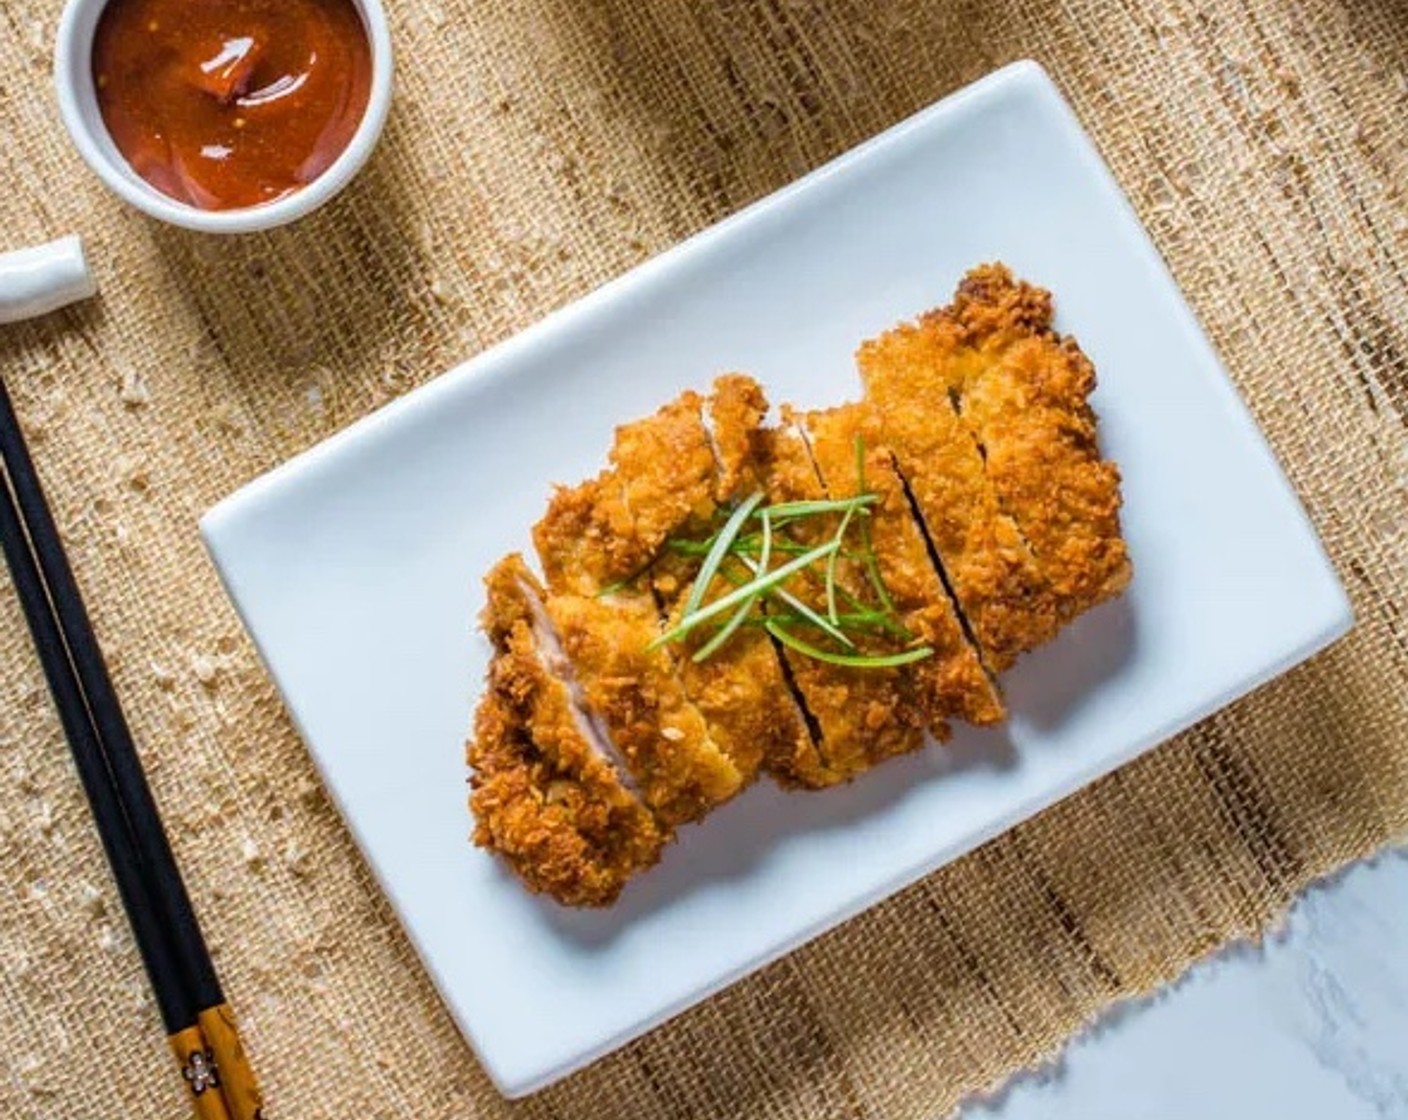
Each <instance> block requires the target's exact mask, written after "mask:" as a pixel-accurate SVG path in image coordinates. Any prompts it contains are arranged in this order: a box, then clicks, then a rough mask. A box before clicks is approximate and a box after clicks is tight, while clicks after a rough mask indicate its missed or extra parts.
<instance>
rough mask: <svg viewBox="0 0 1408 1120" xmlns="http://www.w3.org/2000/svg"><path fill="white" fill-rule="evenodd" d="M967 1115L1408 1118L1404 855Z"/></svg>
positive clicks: (1010, 1119) (1319, 898) (1407, 862)
mask: <svg viewBox="0 0 1408 1120" xmlns="http://www.w3.org/2000/svg"><path fill="white" fill-rule="evenodd" d="M959 1115H960V1117H961V1120H1203V1118H1208V1120H1220V1118H1222V1117H1227V1118H1229V1120H1230V1118H1237V1120H1244V1118H1245V1120H1261V1118H1262V1117H1268V1118H1270V1117H1274V1118H1275V1120H1383V1118H1385V1117H1387V1118H1392V1120H1400V1118H1403V1120H1408V849H1405V850H1398V851H1394V852H1390V853H1387V854H1385V855H1383V856H1381V857H1379V858H1378V859H1376V860H1374V861H1373V862H1372V863H1367V864H1361V865H1358V866H1355V867H1352V868H1350V869H1349V870H1347V871H1346V872H1344V873H1343V874H1341V875H1340V876H1338V877H1336V878H1335V879H1333V880H1331V881H1329V882H1327V883H1324V884H1321V885H1319V886H1316V887H1313V888H1312V889H1311V890H1310V891H1309V892H1308V893H1307V894H1306V895H1305V896H1304V897H1303V898H1301V899H1300V900H1299V901H1298V902H1297V903H1296V905H1295V908H1294V909H1293V910H1292V912H1291V914H1290V917H1289V919H1288V920H1287V922H1286V925H1285V927H1284V928H1283V929H1282V930H1281V931H1280V932H1279V933H1277V934H1275V935H1273V936H1272V937H1271V938H1269V939H1267V942H1266V944H1265V945H1264V946H1262V947H1261V948H1255V947H1252V946H1249V945H1237V946H1233V947H1232V948H1230V949H1229V950H1227V951H1226V952H1224V953H1222V954H1221V955H1219V956H1218V957H1215V958H1213V959H1211V960H1208V961H1205V962H1203V963H1202V964H1200V965H1197V966H1195V967H1194V968H1193V970H1192V971H1191V972H1190V973H1189V974H1188V975H1187V976H1186V977H1185V978H1184V979H1183V980H1181V981H1180V982H1179V983H1178V984H1176V985H1174V986H1173V987H1172V988H1170V989H1169V990H1167V991H1165V992H1162V993H1160V994H1159V995H1157V996H1155V997H1154V998H1152V999H1149V1000H1144V1001H1139V1002H1136V1003H1132V1004H1129V1005H1127V1006H1124V1007H1120V1008H1116V1009H1115V1010H1114V1011H1113V1012H1111V1013H1110V1014H1109V1015H1107V1016H1106V1017H1105V1019H1104V1020H1102V1021H1101V1022H1100V1023H1098V1024H1096V1026H1095V1027H1094V1028H1092V1029H1091V1030H1090V1031H1087V1032H1086V1033H1085V1034H1084V1035H1082V1036H1081V1037H1080V1038H1078V1039H1076V1040H1075V1041H1074V1042H1073V1043H1072V1044H1071V1045H1070V1047H1069V1048H1068V1049H1067V1050H1066V1052H1065V1053H1064V1055H1063V1056H1062V1057H1061V1058H1060V1060H1059V1061H1058V1062H1057V1063H1055V1064H1054V1065H1053V1066H1051V1067H1049V1068H1047V1069H1044V1070H1041V1071H1038V1072H1035V1073H1031V1074H1024V1075H1020V1076H1019V1077H1017V1078H1016V1079H1015V1080H1013V1081H1012V1082H1011V1083H1010V1084H1009V1085H1008V1086H1007V1087H1006V1088H1005V1089H1004V1090H1003V1091H1002V1092H1000V1093H999V1094H997V1095H996V1096H995V1097H993V1098H990V1099H987V1100H982V1101H974V1102H972V1103H971V1104H969V1106H968V1107H967V1108H965V1109H964V1110H962V1112H961V1113H960V1114H959Z"/></svg>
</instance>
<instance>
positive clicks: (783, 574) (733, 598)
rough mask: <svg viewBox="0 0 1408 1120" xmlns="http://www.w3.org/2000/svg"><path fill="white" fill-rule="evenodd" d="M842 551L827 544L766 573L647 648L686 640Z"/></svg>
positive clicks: (686, 618) (685, 619)
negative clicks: (714, 620)
mask: <svg viewBox="0 0 1408 1120" xmlns="http://www.w3.org/2000/svg"><path fill="white" fill-rule="evenodd" d="M839 547H840V546H839V544H838V543H837V542H836V541H834V540H832V541H827V542H826V543H825V544H823V545H819V546H817V547H816V548H814V549H812V550H811V551H810V552H804V553H803V554H802V555H801V556H798V557H797V558H796V559H795V560H789V561H788V562H787V563H786V564H783V565H782V567H780V568H776V569H774V570H773V571H771V572H767V573H764V574H763V575H760V576H758V577H757V578H756V579H752V580H749V581H748V582H747V583H745V584H744V585H743V586H742V587H738V588H735V589H734V590H732V591H730V592H729V593H728V594H727V595H725V596H723V597H722V598H720V599H715V600H714V601H713V602H712V603H710V604H709V605H708V606H707V607H700V608H699V609H698V610H696V611H694V612H693V613H686V614H685V616H684V617H683V618H681V619H680V621H679V624H678V625H677V626H676V627H675V628H674V629H673V630H667V631H666V632H665V633H663V634H661V635H660V636H659V637H658V638H655V639H653V640H652V641H651V642H650V644H649V645H648V646H646V648H647V649H657V648H658V647H660V646H662V645H664V644H665V643H666V642H673V641H676V640H678V639H680V638H683V637H684V636H685V635H686V634H688V633H689V632H690V631H691V630H693V629H694V628H695V627H696V626H698V625H699V624H700V623H701V622H705V621H707V620H708V619H711V618H713V617H714V616H715V615H716V614H723V612H724V611H726V610H728V609H729V608H730V607H733V606H737V605H738V604H739V603H741V602H743V600H744V599H747V598H748V597H749V596H751V595H755V594H758V593H760V592H763V591H767V590H768V589H769V588H772V587H776V586H777V585H778V584H779V583H781V582H782V581H783V580H785V579H787V578H788V577H789V576H792V575H795V574H796V573H797V572H800V571H801V570H802V569H803V568H806V567H808V566H809V565H811V564H815V563H816V562H817V561H818V560H822V559H824V558H825V557H827V556H829V555H831V553H832V552H834V551H835V550H836V549H837V548H839ZM701 596H702V592H701Z"/></svg>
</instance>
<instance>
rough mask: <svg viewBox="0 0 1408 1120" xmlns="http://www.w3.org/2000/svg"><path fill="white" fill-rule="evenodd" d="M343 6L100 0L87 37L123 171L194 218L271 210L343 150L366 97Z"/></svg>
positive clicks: (368, 67) (355, 25) (341, 1)
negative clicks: (183, 205) (93, 31)
mask: <svg viewBox="0 0 1408 1120" xmlns="http://www.w3.org/2000/svg"><path fill="white" fill-rule="evenodd" d="M371 71H372V62H371V47H370V45H369V44H368V41H367V33H366V31H365V29H364V28H363V26H362V21H361V18H360V17H359V16H358V15H357V10H356V8H355V7H354V6H353V5H352V2H351V0H112V2H111V3H110V4H109V5H108V6H107V8H106V9H105V10H104V12H103V15H102V18H101V19H100V21H99V23H98V29H97V35H96V37H95V39H94V43H93V78H94V82H95V84H96V85H97V90H98V105H99V107H100V109H101V110H102V114H103V121H104V123H105V124H106V125H107V128H108V131H109V133H111V134H112V138H113V141H114V143H116V144H117V147H118V150H119V151H121V152H122V154H123V156H125V157H126V159H127V161H128V163H130V164H131V165H132V169H133V170H134V171H136V172H137V174H138V175H140V176H141V177H142V178H143V179H145V180H146V181H147V182H148V183H150V184H151V185H152V186H154V187H156V189H157V190H159V191H161V192H162V193H163V194H167V195H170V196H171V197H172V198H175V199H178V200H179V201H181V202H187V203H190V204H191V205H193V206H198V207H200V208H201V209H203V210H230V209H236V208H240V207H246V206H257V205H259V204H261V203H266V202H273V201H275V200H276V199H279V198H283V197H284V196H285V195H288V194H291V193H292V192H293V191H296V190H298V189H299V188H300V187H303V186H306V185H307V184H308V183H311V182H312V181H313V180H314V179H316V178H317V177H318V176H319V175H321V174H322V173H323V172H324V171H326V170H327V169H328V167H329V166H330V165H331V164H332V162H333V161H334V160H335V159H337V157H338V156H339V155H340V154H341V153H342V151H343V149H345V148H346V147H347V145H348V143H350V142H351V140H352V136H353V134H354V133H355V132H356V131H357V126H358V124H360V123H361V120H362V114H363V113H364V112H365V111H366V108H367V96H368V93H369V92H370V89H371Z"/></svg>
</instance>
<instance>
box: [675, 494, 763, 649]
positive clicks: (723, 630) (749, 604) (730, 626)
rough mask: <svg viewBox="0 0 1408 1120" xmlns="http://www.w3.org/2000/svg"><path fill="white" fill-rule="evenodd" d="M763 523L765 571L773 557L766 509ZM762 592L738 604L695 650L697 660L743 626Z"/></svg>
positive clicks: (761, 559) (760, 559) (759, 557)
mask: <svg viewBox="0 0 1408 1120" xmlns="http://www.w3.org/2000/svg"><path fill="white" fill-rule="evenodd" d="M762 523H763V547H762V549H761V551H760V552H759V553H758V567H759V568H761V569H762V570H763V571H767V570H768V561H769V560H771V559H772V519H771V518H769V517H768V514H767V511H766V510H764V511H763V513H762ZM760 594H763V593H762V592H758V594H754V595H750V596H749V597H748V598H747V599H744V600H743V602H742V603H740V604H739V605H738V610H736V611H734V612H733V617H732V618H730V619H729V620H728V621H727V622H726V623H724V625H723V626H722V627H720V629H719V632H718V633H717V634H715V635H714V636H713V637H712V638H710V639H709V640H708V641H707V642H705V643H704V644H703V645H702V646H700V647H699V649H698V650H696V651H695V653H694V660H695V661H703V660H704V659H705V658H707V657H709V656H711V655H712V654H713V653H714V651H715V650H717V649H718V648H719V647H720V646H721V645H723V644H724V643H725V642H726V641H728V640H729V638H731V637H733V632H734V631H735V630H737V629H738V628H739V627H740V626H742V625H743V623H744V621H745V620H746V619H747V618H748V616H749V615H750V614H752V613H753V608H754V606H756V605H757V602H758V595H760Z"/></svg>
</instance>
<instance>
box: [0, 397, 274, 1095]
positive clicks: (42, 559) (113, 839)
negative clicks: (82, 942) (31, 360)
mask: <svg viewBox="0 0 1408 1120" xmlns="http://www.w3.org/2000/svg"><path fill="white" fill-rule="evenodd" d="M0 461H3V465H4V472H3V473H4V477H5V480H6V481H5V483H4V484H3V486H0V489H3V491H4V494H3V500H0V507H3V509H0V528H3V535H4V552H5V556H6V559H7V561H8V562H9V564H10V568H11V571H12V572H13V573H14V576H15V585H16V591H17V593H18V594H19V596H20V599H21V602H22V604H23V609H24V612H25V617H26V621H27V622H28V624H29V627H30V631H31V633H32V634H33V636H34V640H35V645H36V646H37V647H38V649H39V652H40V657H41V660H42V662H43V665H44V672H45V675H46V677H47V678H48V680H49V685H50V690H51V691H52V693H53V696H54V702H55V705H56V706H57V707H58V709H59V713H60V719H61V721H62V722H63V725H64V730H65V734H66V735H67V736H68V738H69V743H70V747H71V749H72V751H73V755H74V759H75V762H76V763H77V765H78V769H79V773H80V777H81V779H82V781H83V784H84V789H85V792H86V793H87V794H88V797H89V801H90V803H91V804H92V806H93V813H94V818H95V820H96V821H97V824H98V828H99V832H100V833H101V834H102V837H103V845H104V848H105V850H106V851H107V853H108V858H109V862H110V863H111V864H112V868H113V874H114V877H115V878H117V880H118V885H119V891H120V892H121V894H122V898H123V904H124V907H125V908H126V909H127V912H128V915H129V919H130V920H131V922H132V925H133V930H134V934H136V935H137V936H138V943H139V945H141V946H143V948H142V954H143V959H144V961H145V963H146V965H147V970H148V974H149V975H150V977H151V982H152V986H153V990H154V992H156V994H157V999H158V1003H159V1005H160V1006H161V1008H162V1016H163V1020H164V1021H165V1022H166V1025H167V1028H168V1034H171V1035H172V1039H173V1045H175V1044H176V1037H177V1035H176V1033H173V1031H175V1032H179V1031H182V1030H185V1029H187V1028H190V1027H194V1028H195V1029H196V1031H197V1034H198V1035H199V1036H200V1037H201V1038H203V1040H204V1044H205V1045H204V1047H203V1048H199V1049H203V1050H208V1051H210V1053H202V1055H201V1057H202V1058H203V1059H204V1061H205V1063H209V1062H210V1061H211V1060H212V1059H213V1062H214V1066H215V1069H216V1070H217V1071H218V1072H217V1073H216V1074H215V1075H214V1077H218V1078H219V1079H220V1080H219V1081H218V1084H219V1086H220V1089H221V1092H220V1093H219V1094H213V1093H211V1094H207V1093H197V1094H196V1101H197V1103H198V1105H199V1106H209V1104H210V1100H209V1098H217V1099H219V1098H223V1100H224V1103H225V1104H228V1106H229V1108H228V1112H226V1109H225V1107H224V1105H223V1104H222V1105H221V1107H220V1111H219V1113H213V1112H212V1113H209V1115H211V1116H215V1115H229V1116H230V1117H232V1118H233V1120H257V1118H258V1117H259V1116H260V1115H261V1112H260V1109H261V1101H260V1097H259V1091H258V1088H257V1085H256V1083H255V1080H254V1077H253V1072H252V1070H251V1069H250V1067H249V1064H248V1062H247V1060H246V1058H245V1055H244V1051H243V1047H242V1045H241V1043H240V1040H239V1035H238V1032H237V1030H236V1029H235V1026H234V1020H233V1016H232V1015H231V1013H230V1010H229V1007H228V1006H227V1005H226V1003H225V998H224V995H223V993H222V992H221V990H220V982H219V979H218V977H217V976H216V973H215V968H214V964H213V962H212V961H211V959H210V954H209V951H208V949H207V948H206V945H205V940H204V937H203V936H202V935H201V931H200V926H199V923H198V922H197V920H196V916H195V911H194V909H193V908H192V906H191V902H190V897H189V895H188V894H187V893H186V889H185V885H184V883H183V882H182V880H181V875H180V871H179V869H178V868H177V866H176V860H175V857H174V856H173V854H172V852H171V847H170V844H169V843H168V842H167V839H166V834H165V831H164V830H163V828H162V825H161V818H160V815H159V813H158V811H157V808H156V803H155V801H154V800H153V798H152V794H151V789H150V787H149V786H148V785H147V781H146V777H145V775H144V773H143V771H142V766H141V761H140V759H139V757H138V755H137V751H136V747H135V745H134V743H133V741H132V735H131V731H130V730H129V728H128V726H127V721H126V719H125V717H124V716H123V713H122V708H121V705H120V703H119V701H118V699H117V695H116V693H115V691H114V690H113V687H112V681H111V679H110V677H109V676H108V672H107V666H106V663H105V662H104V659H103V655H102V651H101V649H100V648H99V646H98V643H97V639H96V638H95V636H94V634H93V628H92V624H91V623H90V621H89V619H88V614H87V611H86V609H85V608H84V606H83V600H82V597H81V595H80V593H79V591H78V586H77V583H76V581H75V580H74V577H73V571H72V568H71V567H70V566H69V563H68V559H67V557H66V555H65V554H64V550H63V544H62V541H61V539H60V537H59V532H58V527H57V526H56V525H55V523H54V518H53V514H52V513H51V511H50V509H49V506H48V503H47V502H46V501H45V499H44V493H43V488H42V486H41V484H40V482H39V477H38V474H37V473H36V471H35V469H34V464H33V461H32V459H31V458H30V455H29V451H28V448H27V447H26V445H25V442H24V435H23V432H22V431H21V429H20V426H19V420H18V417H17V416H16V414H15V410H14V406H13V404H12V402H11V400H10V397H9V393H8V391H7V390H6V389H5V386H4V382H3V381H0ZM100 806H101V808H100ZM139 926H140V927H141V929H143V930H145V931H146V933H145V937H144V936H143V935H142V934H141V933H139ZM188 1019H189V1020H190V1021H189V1022H188V1021H187V1020H188ZM197 1064H198V1065H201V1063H200V1062H199V1061H198V1063H197ZM202 1074H206V1075H205V1076H201V1075H202ZM187 1081H188V1084H190V1085H191V1087H192V1088H193V1089H195V1088H197V1087H198V1086H203V1085H205V1084H207V1083H208V1084H211V1085H214V1084H217V1082H216V1081H215V1080H214V1079H213V1077H211V1076H209V1075H208V1071H206V1070H204V1069H203V1068H196V1069H189V1068H188V1069H187ZM198 1111H201V1110H200V1108H199V1107H198ZM201 1114H202V1115H206V1113H205V1112H202V1113H201Z"/></svg>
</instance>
